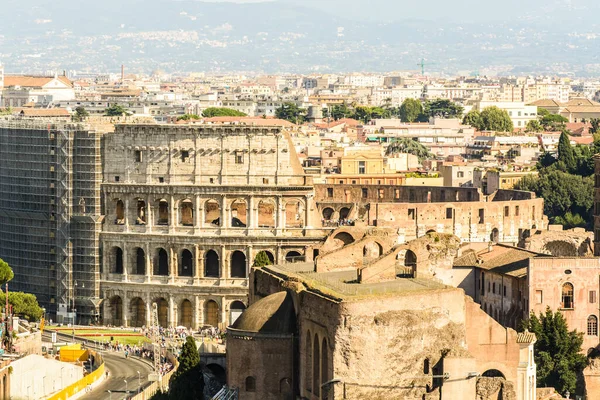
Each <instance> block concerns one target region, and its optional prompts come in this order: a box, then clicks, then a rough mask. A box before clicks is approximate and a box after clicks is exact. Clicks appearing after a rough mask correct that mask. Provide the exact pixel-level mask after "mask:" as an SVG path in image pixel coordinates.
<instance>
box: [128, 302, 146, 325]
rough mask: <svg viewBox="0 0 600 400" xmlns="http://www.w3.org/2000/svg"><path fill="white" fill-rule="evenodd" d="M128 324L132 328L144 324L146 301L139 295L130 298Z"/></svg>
mask: <svg viewBox="0 0 600 400" xmlns="http://www.w3.org/2000/svg"><path fill="white" fill-rule="evenodd" d="M129 309H130V315H131V318H130V325H131V326H132V327H134V328H141V327H142V326H144V325H146V303H145V302H144V300H142V299H141V298H139V297H135V298H133V299H132V300H131V305H130V308H129Z"/></svg>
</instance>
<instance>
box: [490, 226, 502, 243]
mask: <svg viewBox="0 0 600 400" xmlns="http://www.w3.org/2000/svg"><path fill="white" fill-rule="evenodd" d="M499 241H500V231H499V230H498V228H494V229H492V233H490V242H492V243H498V242H499Z"/></svg>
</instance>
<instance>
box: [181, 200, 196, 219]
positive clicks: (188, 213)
mask: <svg viewBox="0 0 600 400" xmlns="http://www.w3.org/2000/svg"><path fill="white" fill-rule="evenodd" d="M179 222H180V224H181V225H183V226H194V203H193V202H192V201H191V200H190V199H184V200H182V201H181V203H179Z"/></svg>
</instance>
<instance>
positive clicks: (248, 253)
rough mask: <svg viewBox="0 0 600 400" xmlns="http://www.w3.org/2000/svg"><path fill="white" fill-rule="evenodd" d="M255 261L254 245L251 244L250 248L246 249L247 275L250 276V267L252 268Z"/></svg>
mask: <svg viewBox="0 0 600 400" xmlns="http://www.w3.org/2000/svg"><path fill="white" fill-rule="evenodd" d="M253 262H254V257H253V256H252V245H249V246H248V250H247V251H246V277H249V276H250V268H252V264H253Z"/></svg>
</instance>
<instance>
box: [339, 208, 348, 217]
mask: <svg viewBox="0 0 600 400" xmlns="http://www.w3.org/2000/svg"><path fill="white" fill-rule="evenodd" d="M349 215H350V209H349V208H348V207H342V208H340V219H348V216H349Z"/></svg>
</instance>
